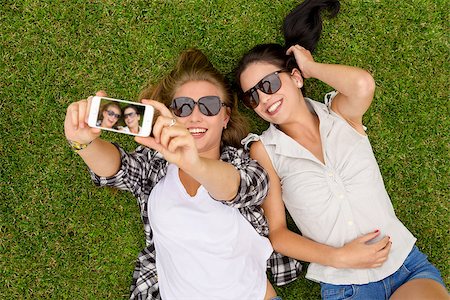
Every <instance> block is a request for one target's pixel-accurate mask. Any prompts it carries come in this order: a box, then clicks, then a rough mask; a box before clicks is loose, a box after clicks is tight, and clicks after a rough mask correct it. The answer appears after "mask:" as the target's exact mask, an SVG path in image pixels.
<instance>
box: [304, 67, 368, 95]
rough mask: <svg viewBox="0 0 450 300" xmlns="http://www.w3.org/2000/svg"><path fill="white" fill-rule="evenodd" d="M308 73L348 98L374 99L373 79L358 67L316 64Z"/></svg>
mask: <svg viewBox="0 0 450 300" xmlns="http://www.w3.org/2000/svg"><path fill="white" fill-rule="evenodd" d="M307 73H308V75H309V77H312V78H316V79H318V80H320V81H322V82H324V83H326V84H328V85H329V86H331V87H333V88H334V89H336V90H337V91H339V93H341V94H344V95H345V96H348V97H372V95H373V91H374V88H375V82H374V80H373V77H372V76H371V75H370V74H369V73H368V72H367V71H365V70H363V69H360V68H356V67H351V66H345V65H337V64H323V63H317V62H314V63H313V64H311V67H310V68H308V71H307Z"/></svg>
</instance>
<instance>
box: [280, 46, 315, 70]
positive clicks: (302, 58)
mask: <svg viewBox="0 0 450 300" xmlns="http://www.w3.org/2000/svg"><path fill="white" fill-rule="evenodd" d="M286 54H287V55H294V57H295V61H296V62H297V65H298V67H299V68H300V71H301V72H302V76H303V78H311V77H312V76H311V74H310V72H308V70H309V68H310V67H311V66H312V65H313V64H314V63H315V61H314V58H313V56H312V55H311V52H309V50H307V49H305V48H303V47H302V46H299V45H295V46H291V47H289V49H288V50H287V51H286Z"/></svg>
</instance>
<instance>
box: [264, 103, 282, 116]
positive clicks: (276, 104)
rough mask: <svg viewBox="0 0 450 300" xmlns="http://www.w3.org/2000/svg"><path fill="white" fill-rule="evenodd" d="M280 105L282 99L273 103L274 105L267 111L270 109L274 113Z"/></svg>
mask: <svg viewBox="0 0 450 300" xmlns="http://www.w3.org/2000/svg"><path fill="white" fill-rule="evenodd" d="M280 105H281V100H280V101H277V102H275V103H274V104H272V105H271V106H270V107H269V108H268V109H267V111H268V112H269V113H272V112H274V111H275V110H276V109H277V108H278V107H279V106H280Z"/></svg>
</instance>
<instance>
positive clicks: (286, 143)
mask: <svg viewBox="0 0 450 300" xmlns="http://www.w3.org/2000/svg"><path fill="white" fill-rule="evenodd" d="M304 99H305V101H306V104H307V105H308V108H309V109H310V110H311V111H313V112H315V114H316V115H317V116H318V117H319V121H320V135H321V138H322V144H323V145H325V143H324V141H325V139H326V137H327V136H328V134H329V132H330V130H331V127H332V125H333V118H331V117H330V110H329V108H328V107H327V106H326V105H325V104H323V103H321V102H317V101H314V100H311V99H309V98H304ZM261 139H262V140H263V142H264V144H266V145H273V146H275V153H277V154H280V155H284V156H289V157H310V158H313V155H312V154H311V153H310V152H309V151H308V150H306V149H305V148H304V147H303V146H301V145H299V144H298V143H297V142H296V141H295V140H294V139H292V138H291V137H290V136H288V135H287V134H285V133H284V132H283V131H281V130H279V129H278V128H277V127H276V126H275V125H274V124H272V123H271V124H270V126H269V128H268V129H267V130H266V131H265V132H264V134H263V135H262V136H261ZM293 143H295V144H296V145H298V146H299V147H295V146H293ZM314 159H315V158H314Z"/></svg>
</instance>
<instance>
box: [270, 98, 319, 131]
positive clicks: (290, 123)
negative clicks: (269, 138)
mask: <svg viewBox="0 0 450 300" xmlns="http://www.w3.org/2000/svg"><path fill="white" fill-rule="evenodd" d="M278 128H279V129H280V130H281V131H283V132H284V133H285V134H287V135H288V136H290V137H292V138H293V139H296V138H298V137H300V136H305V135H307V136H311V137H312V136H317V135H319V118H318V117H317V115H316V114H315V113H314V112H311V111H310V110H309V108H308V105H307V104H306V100H304V99H301V101H300V103H299V106H298V109H296V110H295V111H293V113H292V114H291V117H290V118H289V120H287V121H286V122H284V123H283V124H279V125H278Z"/></svg>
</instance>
